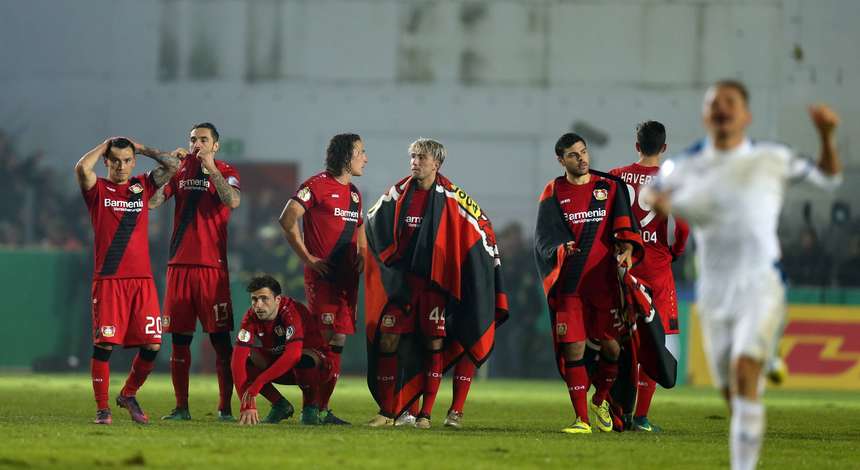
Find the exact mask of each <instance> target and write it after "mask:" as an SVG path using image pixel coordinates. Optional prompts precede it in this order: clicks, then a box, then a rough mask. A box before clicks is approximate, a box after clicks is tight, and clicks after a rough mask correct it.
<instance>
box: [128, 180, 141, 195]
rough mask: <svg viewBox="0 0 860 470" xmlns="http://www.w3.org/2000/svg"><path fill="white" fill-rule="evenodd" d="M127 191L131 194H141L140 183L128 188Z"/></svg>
mask: <svg viewBox="0 0 860 470" xmlns="http://www.w3.org/2000/svg"><path fill="white" fill-rule="evenodd" d="M128 190H129V191H131V192H133V193H134V194H140V193H142V192H143V186H141V185H140V183H135V184H133V185H131V186H129V187H128Z"/></svg>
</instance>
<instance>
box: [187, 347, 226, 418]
mask: <svg viewBox="0 0 860 470" xmlns="http://www.w3.org/2000/svg"><path fill="white" fill-rule="evenodd" d="M224 339H226V341H217V340H213V341H212V348H213V349H215V372H216V373H217V374H218V409H219V410H220V411H222V412H227V413H229V412H230V410H231V405H230V401H231V399H232V398H233V371H232V370H230V359H231V356H232V355H233V347H232V346H231V345H230V339H229V336H225V338H224ZM188 362H189V364H190V362H191V361H188ZM185 379H186V384H185V391H186V406H187V396H188V382H187V380H188V369H186V370H185Z"/></svg>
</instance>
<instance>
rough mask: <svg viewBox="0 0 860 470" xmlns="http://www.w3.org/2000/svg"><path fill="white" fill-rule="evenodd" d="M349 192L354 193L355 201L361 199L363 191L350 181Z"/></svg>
mask: <svg viewBox="0 0 860 470" xmlns="http://www.w3.org/2000/svg"><path fill="white" fill-rule="evenodd" d="M349 192H350V193H352V194H351V196H352V197H353V199H355V200H356V201H355V202H358V201H360V200H361V191H359V190H358V186H356V185H354V184H352V183H349Z"/></svg>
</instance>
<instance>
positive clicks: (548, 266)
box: [535, 170, 644, 376]
mask: <svg viewBox="0 0 860 470" xmlns="http://www.w3.org/2000/svg"><path fill="white" fill-rule="evenodd" d="M591 173H592V178H597V179H598V180H597V181H596V183H595V187H600V186H605V188H606V189H608V188H609V187H610V185H618V188H616V189H617V190H616V191H614V194H615V197H613V198H612V199H611V200H599V199H597V198H594V199H593V200H592V207H594V205H595V204H603V205H608V206H609V207H608V208H607V209H608V210H607V212H608V213H610V216H609V218H608V219H605V220H599V221H589V222H587V223H586V224H585V227H583V229H582V230H583V233H588V232H590V231H596V230H597V227H598V226H599V225H600V224H604V223H608V224H610V225H609V227H608V228H609V231H610V233H611V234H612V238H613V241H615V242H629V243H631V244H633V246H634V250H633V263H634V264H636V263H638V262H639V261H640V260H641V259H642V256H644V250H643V247H642V237H641V235H640V234H639V228H638V227H637V226H636V222H635V221H634V219H633V218H632V217H631V212H630V202H629V199H628V197H627V189H626V187H625V186H624V184H623V182H621V181H620V179H618V178H617V177H614V176H611V175H609V174H606V173H602V172H597V171H594V170H592V171H591ZM562 178H564V176H560V177H558V178H556V179H553V180H552V181H550V182H549V183H547V185H546V187H545V188H544V190H543V192H542V193H541V196H540V204H539V206H538V219H537V224H536V226H535V262H536V263H537V269H538V274H539V275H540V278H541V281H542V284H543V290H544V294H545V296H546V299H547V304H548V306H549V312H550V321H551V322H553V323H554V320H555V312H556V305H555V291H556V289H557V288H558V287H560V284H561V283H560V282H559V281H560V280H561V279H559V278H560V276H561V272H562V266H563V265H564V263H566V262H569V263H576V262H577V261H580V262H583V260H584V259H585V258H587V257H588V256H589V254H590V249H591V245H590V244H584V243H582V241H581V240H574V235H573V232H572V231H571V229H570V226H569V225H568V224H567V222H566V221H565V219H564V214H563V212H562V209H561V205H560V204H559V201H558V198H556V184H557V183H558V182H559V180H560V179H562ZM571 241H575V242H576V246H577V248H578V251H577V252H575V253H573V254H567V253H566V252H565V248H564V245H565V244H566V243H567V242H571ZM579 274H581V273H579V272H577V275H579ZM578 281H579V280H578V279H575V280H573V281H571V280H569V279H568V280H566V282H572V283H573V284H574V285H576V284H577V283H578ZM607 314H608V312H607ZM552 337H553V345H554V350H555V353H556V357H557V359H558V365H559V373H561V374H562V376H564V370H563V368H562V363H561V356H560V355H559V348H558V345H557V344H556V339H557V338H556V335H555V334H553V335H552Z"/></svg>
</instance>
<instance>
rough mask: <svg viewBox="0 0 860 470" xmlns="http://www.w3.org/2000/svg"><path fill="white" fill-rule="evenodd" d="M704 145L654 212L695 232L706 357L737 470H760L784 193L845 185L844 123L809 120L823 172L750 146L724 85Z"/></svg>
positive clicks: (743, 95) (677, 169)
mask: <svg viewBox="0 0 860 470" xmlns="http://www.w3.org/2000/svg"><path fill="white" fill-rule="evenodd" d="M702 111H703V120H704V125H705V128H706V129H707V131H708V137H707V138H705V139H704V140H702V141H700V142H698V143H697V144H695V145H693V146H692V147H691V148H690V149H688V150H686V151H685V152H684V153H683V154H682V155H680V156H678V157H677V158H675V159H673V160H670V161H667V162H666V163H664V164H663V166H662V167H661V169H660V173H659V177H658V180H657V183H656V185H655V187H654V189H655V193H654V196H655V197H654V202H655V205H656V208H657V209H658V210H660V211H661V212H664V213H665V212H669V211H672V212H674V213H676V214H678V215H680V216H681V217H684V218H685V219H686V220H687V221H688V222H689V223H690V225H691V226H692V232H693V236H694V238H695V240H696V247H697V251H698V253H697V259H696V261H697V267H698V273H699V279H698V282H697V286H696V291H697V292H696V299H697V300H696V303H697V308H698V312H699V315H700V319H701V324H702V338H703V341H704V349H705V353H706V355H707V357H708V361H709V364H710V368H711V376H712V377H713V379H714V381H715V383H716V385H717V387H719V388H720V389H721V390H722V392H723V394H724V395H725V397H726V400H727V402H728V403H729V406H730V408H731V412H732V418H731V430H730V437H729V443H730V453H731V464H732V465H731V466H732V468H733V469H748V468H750V469H751V468H755V466H756V463H757V461H758V455H759V450H760V448H761V441H762V436H763V434H764V406H763V404H762V402H761V398H760V397H761V392H762V389H763V375H762V366H763V364H764V363H765V362H766V361H767V360H768V359H769V358H770V356H771V354H773V351H774V346H775V344H776V342H777V341H779V336H780V335H779V331H780V324H781V322H782V320H783V317H784V315H785V305H784V303H785V300H784V294H785V293H784V288H783V284H782V280H781V278H780V275H779V272H778V270H777V269H778V268H777V266H776V264H777V262H778V261H779V259H780V248H779V240H778V239H777V223H778V218H779V213H780V210H781V209H782V203H783V195H784V192H785V188H786V186H787V185H790V184H791V185H793V184H794V183H796V182H800V181H805V182H809V183H812V184H813V185H815V186H819V187H821V188H825V189H835V188H836V187H837V186H838V185H839V183H840V182H841V174H840V173H841V164H840V162H839V157H838V154H837V151H836V143H835V142H836V140H835V130H836V127H837V125H838V124H839V117H838V115H837V114H836V113H835V112H833V111H832V110H831V109H830V108H828V107H827V106H824V105H817V106H811V107H810V108H809V114H810V117H811V119H812V123H813V124H814V125H815V128H816V130H817V131H818V134H819V137H820V140H821V148H820V156H819V160H818V162H817V163H813V162H811V161H809V160H806V159H803V158H800V157H799V156H798V155H797V154H796V153H794V152H793V151H792V150H791V149H789V148H788V147H786V146H784V145H780V144H776V143H770V142H757V141H752V140H750V139H749V138H748V137H747V136H746V128H747V127H748V125H749V124H750V121H751V114H750V110H749V97H748V93H747V90H746V88H745V87H744V85H743V84H741V83H740V82H736V81H732V80H724V81H720V82H717V83H716V84H714V85H713V86H711V87H710V88H709V89H708V91H707V93H706V94H705V100H704V106H703V110H702Z"/></svg>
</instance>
